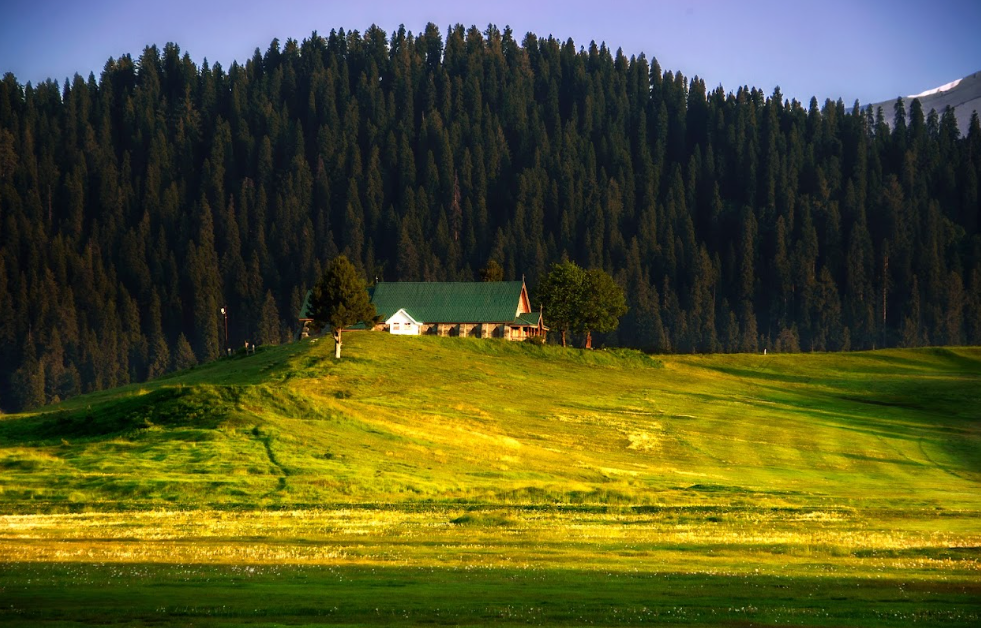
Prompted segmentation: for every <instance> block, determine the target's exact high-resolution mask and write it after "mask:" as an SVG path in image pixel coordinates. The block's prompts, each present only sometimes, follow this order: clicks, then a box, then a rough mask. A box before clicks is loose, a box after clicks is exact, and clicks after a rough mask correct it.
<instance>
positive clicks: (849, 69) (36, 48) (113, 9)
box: [0, 0, 981, 105]
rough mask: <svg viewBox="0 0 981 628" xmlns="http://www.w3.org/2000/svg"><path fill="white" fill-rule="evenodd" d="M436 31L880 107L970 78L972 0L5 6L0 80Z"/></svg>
mask: <svg viewBox="0 0 981 628" xmlns="http://www.w3.org/2000/svg"><path fill="white" fill-rule="evenodd" d="M427 22H434V23H436V24H437V25H438V26H440V28H441V30H443V31H444V33H445V29H446V27H447V26H449V25H451V24H456V23H461V24H463V25H464V26H470V25H476V26H477V27H479V28H480V29H481V30H483V29H484V28H485V27H486V26H487V25H488V24H490V23H493V24H496V25H497V26H498V27H500V28H502V29H503V27H504V26H506V25H510V26H511V28H512V29H513V30H514V32H515V34H516V37H517V38H518V40H519V41H520V40H521V39H522V38H523V36H524V34H525V33H526V32H529V31H531V32H534V33H535V34H537V35H538V36H539V37H545V36H548V35H554V36H555V37H558V38H559V39H561V40H563V41H564V40H566V39H568V38H570V37H571V38H572V39H573V40H574V41H575V43H576V45H577V47H578V46H588V45H589V42H590V41H591V40H595V41H596V42H597V43H600V42H606V44H607V45H608V46H609V47H610V48H612V49H613V50H616V49H617V48H622V49H623V51H624V53H625V54H627V55H628V56H629V55H633V54H639V53H640V52H644V53H645V54H646V55H647V56H648V58H650V57H656V58H657V60H658V62H659V63H660V64H661V67H662V69H664V70H673V71H681V72H683V73H684V74H685V75H686V76H688V77H691V76H693V75H698V76H700V77H702V78H703V79H704V80H705V82H706V84H707V86H708V87H709V88H710V89H711V88H714V87H716V86H718V85H720V84H721V85H722V86H723V87H724V88H725V89H726V91H733V90H735V89H736V88H737V87H738V86H740V85H750V86H755V87H759V88H761V89H763V90H764V91H765V92H766V93H767V94H769V93H770V92H772V90H773V88H774V87H775V86H777V85H779V86H780V88H781V90H782V92H783V94H784V96H785V97H787V98H797V99H798V100H800V101H802V102H804V103H805V104H806V102H807V101H809V100H810V97H811V96H817V97H818V99H819V100H820V101H822V102H823V100H824V99H825V98H832V99H837V98H842V99H843V100H844V101H845V102H846V104H848V105H851V103H852V102H853V101H854V100H855V99H856V98H857V99H859V100H860V101H861V102H862V103H866V104H867V103H872V102H878V101H883V100H889V99H892V98H895V97H896V96H899V95H903V96H905V95H908V94H915V93H919V92H922V91H924V90H927V89H931V88H934V87H938V86H940V85H943V84H945V83H948V82H950V81H952V80H954V79H958V78H962V77H964V76H966V75H968V74H972V73H974V72H977V71H978V70H981V0H933V1H932V2H929V1H925V0H918V1H916V2H913V1H908V0H890V1H885V0H760V1H752V0H743V1H738V0H731V1H727V0H671V1H669V0H651V1H648V2H643V1H639V0H637V1H628V0H591V1H589V2H586V1H582V0H565V1H562V2H551V1H549V2H538V1H535V0H496V1H495V0H484V1H482V2H466V1H465V0H432V1H418V2H412V1H409V0H347V1H343V2H336V1H332V0H331V1H328V0H323V1H319V2H318V1H315V0H279V1H272V0H266V1H263V2H254V1H252V0H216V1H211V2H209V1H207V0H196V1H189V0H157V1H155V2H142V1H139V0H128V1H126V2H123V1H120V0H78V1H75V0H29V1H26V0H3V2H2V3H0V74H3V73H6V72H13V73H14V75H15V76H16V77H17V79H18V80H19V81H20V82H21V83H26V82H27V81H31V82H33V83H38V82H40V81H43V80H44V79H46V78H55V79H57V80H59V81H63V80H64V79H65V78H67V77H70V76H72V75H73V74H75V73H76V72H78V73H79V74H81V75H82V76H83V77H87V76H88V73H89V72H95V74H96V76H98V75H99V73H100V72H101V70H102V68H103V66H104V65H105V62H106V60H107V59H108V58H109V57H110V56H111V57H118V56H120V55H122V54H125V53H129V54H131V55H132V56H133V57H134V58H135V57H138V56H139V54H140V52H141V51H142V50H143V48H144V46H146V45H147V44H150V43H156V44H158V45H161V46H162V45H163V44H165V43H167V42H171V41H172V42H176V43H177V44H178V45H180V47H181V49H182V50H183V51H186V52H188V53H189V54H190V55H191V57H192V58H193V59H194V60H195V62H198V63H200V62H201V61H202V60H203V59H204V58H207V59H208V60H209V61H210V62H211V63H214V62H216V61H218V62H220V63H221V64H222V65H223V66H225V67H226V68H227V67H228V66H229V65H231V62H232V61H233V60H238V61H240V62H242V61H244V60H245V59H247V58H248V57H250V56H251V55H252V52H253V51H254V50H255V48H256V47H258V48H260V49H261V50H263V51H265V50H266V48H268V46H269V42H270V41H271V40H272V39H273V38H274V37H278V38H279V39H280V41H286V39H287V38H289V37H292V38H294V39H297V40H302V39H304V38H306V37H308V36H309V35H310V33H311V32H312V31H314V30H316V31H318V32H319V33H320V34H322V35H326V34H328V33H329V32H330V31H331V29H335V28H341V27H343V28H344V29H346V30H352V29H353V30H358V31H363V30H364V29H365V28H366V27H368V26H370V25H371V24H377V25H378V26H380V27H382V28H383V29H385V30H386V31H388V32H389V33H391V32H392V31H394V30H395V29H397V28H398V26H399V24H405V27H406V28H407V29H408V30H410V31H412V32H414V33H417V32H420V31H422V30H423V28H424V27H425V25H426V23H427Z"/></svg>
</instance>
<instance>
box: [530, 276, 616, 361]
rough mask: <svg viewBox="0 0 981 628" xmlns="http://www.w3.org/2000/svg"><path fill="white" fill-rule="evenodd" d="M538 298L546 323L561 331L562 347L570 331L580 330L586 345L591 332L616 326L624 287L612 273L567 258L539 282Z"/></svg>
mask: <svg viewBox="0 0 981 628" xmlns="http://www.w3.org/2000/svg"><path fill="white" fill-rule="evenodd" d="M538 299H539V301H540V302H541V303H542V309H543V311H544V318H545V322H546V324H547V325H548V326H549V327H551V328H552V329H555V330H557V331H558V332H559V333H560V338H561V342H562V346H563V347H564V346H566V341H567V334H568V332H569V331H573V332H576V333H578V334H582V335H583V340H584V343H585V345H586V346H587V347H589V346H591V338H592V332H610V331H613V330H615V329H616V328H617V325H619V323H620V317H621V316H623V315H624V314H625V313H626V312H627V300H626V298H625V296H624V293H623V289H622V288H620V286H618V285H617V284H616V282H615V281H614V280H613V277H611V276H610V275H609V274H607V273H606V272H605V271H603V270H602V269H599V268H594V269H591V270H583V269H582V268H580V266H579V265H578V264H576V263H575V262H570V261H568V260H565V261H563V262H559V263H556V264H553V265H552V268H551V270H550V271H549V272H548V274H546V275H545V276H544V277H543V278H542V281H541V284H540V285H539V289H538Z"/></svg>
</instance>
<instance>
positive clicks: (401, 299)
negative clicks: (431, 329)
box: [371, 281, 538, 325]
mask: <svg viewBox="0 0 981 628" xmlns="http://www.w3.org/2000/svg"><path fill="white" fill-rule="evenodd" d="M523 286H524V282H521V281H488V282H443V283H438V282H414V281H398V282H383V283H379V284H377V285H376V286H375V287H374V288H373V289H372V290H371V302H372V303H374V304H375V310H376V311H377V312H378V315H379V316H381V317H382V319H387V318H388V317H390V316H391V315H392V314H394V313H396V312H398V311H399V310H400V309H402V308H405V310H406V311H407V312H409V313H411V315H412V318H414V319H416V320H418V321H421V322H424V323H510V322H512V321H514V320H515V312H517V310H518V304H519V303H520V299H521V290H522V287H523ZM534 316H535V317H536V321H535V323H534V324H536V325H537V324H538V323H537V317H538V314H537V313H536V314H535V315H534Z"/></svg>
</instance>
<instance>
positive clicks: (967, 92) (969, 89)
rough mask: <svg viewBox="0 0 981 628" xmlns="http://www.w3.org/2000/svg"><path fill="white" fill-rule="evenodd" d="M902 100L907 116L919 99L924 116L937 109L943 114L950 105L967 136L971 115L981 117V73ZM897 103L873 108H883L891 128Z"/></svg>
mask: <svg viewBox="0 0 981 628" xmlns="http://www.w3.org/2000/svg"><path fill="white" fill-rule="evenodd" d="M902 98H903V102H904V103H905V104H906V112H907V115H908V114H909V106H910V105H911V104H912V103H913V100H914V99H919V101H920V105H921V106H922V107H923V113H924V114H929V113H930V110H931V109H936V110H937V113H938V114H942V113H943V111H944V108H946V107H947V106H948V105H949V106H951V107H953V108H954V115H955V117H956V118H957V127H958V128H959V129H960V130H961V134H962V135H966V134H967V129H968V126H969V125H970V122H971V113H972V112H974V111H977V112H978V115H981V72H975V73H974V74H971V75H970V76H966V77H964V78H962V79H957V80H956V81H952V82H950V83H947V84H946V85H941V86H940V87H936V88H934V89H928V90H926V91H925V92H921V93H919V94H911V95H909V96H903V97H902ZM895 103H896V99H895V98H893V99H892V100H887V101H885V102H880V103H877V104H875V105H872V108H873V110H874V109H875V108H876V107H882V113H883V114H884V115H885V118H886V121H887V122H889V124H890V126H891V125H892V120H893V105H894V104H895Z"/></svg>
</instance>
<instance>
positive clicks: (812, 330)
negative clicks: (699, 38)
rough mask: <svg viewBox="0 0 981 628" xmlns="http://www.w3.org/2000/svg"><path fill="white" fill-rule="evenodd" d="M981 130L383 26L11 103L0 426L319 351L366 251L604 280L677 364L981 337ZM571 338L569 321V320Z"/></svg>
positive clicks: (14, 87)
mask: <svg viewBox="0 0 981 628" xmlns="http://www.w3.org/2000/svg"><path fill="white" fill-rule="evenodd" d="M979 178H981V127H979V123H978V117H977V115H975V116H974V117H972V119H971V124H970V128H969V129H966V131H965V132H964V133H960V132H959V130H958V128H957V125H956V122H955V120H954V117H953V114H952V112H951V111H949V110H948V111H943V112H934V111H929V112H926V111H923V110H922V108H921V107H920V104H919V102H918V101H913V102H909V103H904V102H902V101H898V102H896V104H895V107H894V109H893V110H892V111H882V110H877V111H873V110H872V109H871V108H864V109H863V108H862V107H861V106H860V105H859V104H858V103H855V105H854V106H852V107H846V106H845V105H844V104H843V103H842V102H841V101H838V102H832V101H827V102H825V103H824V105H823V106H822V105H819V103H818V102H817V100H816V99H811V102H810V103H809V104H808V105H806V106H805V105H804V104H802V103H799V102H797V101H787V100H785V99H784V97H783V96H782V95H781V94H780V91H779V89H776V90H774V91H773V93H772V94H770V95H766V94H765V93H764V92H763V91H761V90H759V89H755V88H747V87H740V88H739V89H737V90H735V91H734V92H733V91H729V92H727V91H725V90H724V89H723V88H722V87H718V88H715V89H712V90H711V91H709V89H708V88H707V87H706V84H705V82H704V81H703V80H701V79H699V78H698V77H693V78H690V79H689V78H687V77H685V76H682V75H681V74H679V73H674V72H671V71H664V70H662V68H661V67H659V65H658V63H657V62H656V60H653V59H651V60H648V59H647V58H645V57H644V56H640V57H630V58H627V57H625V56H624V55H623V54H622V53H621V52H619V51H617V52H613V51H611V50H610V49H609V48H607V47H606V46H605V45H599V46H598V45H596V44H590V45H589V46H588V47H579V48H577V46H576V45H575V44H574V42H572V41H571V40H569V41H566V42H562V41H560V40H556V39H553V38H551V37H550V38H548V39H539V38H537V37H536V36H535V35H533V34H528V35H526V36H525V37H524V39H523V40H521V41H519V40H517V39H516V38H515V36H514V34H513V33H512V32H511V31H510V30H508V29H504V30H503V31H501V30H499V29H497V28H496V27H493V26H491V27H488V28H487V29H486V30H485V31H483V32H481V31H480V30H479V29H476V28H470V29H465V28H463V27H461V26H456V27H453V28H450V29H449V30H448V31H446V32H445V33H443V32H440V30H439V29H438V28H437V27H435V26H434V25H431V24H430V25H429V26H427V27H426V29H425V31H424V32H423V33H421V34H418V35H413V34H412V33H409V32H406V31H405V30H404V29H400V30H399V31H398V32H396V33H394V34H391V35H388V34H386V33H385V32H384V31H382V30H380V29H378V28H376V27H372V28H369V29H367V30H366V31H365V32H363V33H359V32H357V31H351V32H345V31H344V30H339V31H336V32H333V31H332V32H331V34H330V36H329V37H327V38H324V37H322V36H319V35H317V34H316V33H314V34H313V35H312V36H311V37H310V38H309V39H306V40H304V41H303V42H302V43H301V42H296V41H294V40H289V41H287V42H286V44H285V45H280V43H279V42H278V41H275V40H274V41H273V42H272V44H271V45H270V46H269V48H268V49H267V50H266V52H265V53H262V52H261V51H260V50H258V49H257V50H256V52H255V55H254V56H253V57H252V58H251V59H248V60H247V61H245V63H243V64H239V63H233V64H232V65H231V67H229V68H227V69H226V68H222V67H221V66H220V65H218V64H215V65H209V64H208V63H207V61H205V62H204V63H203V65H201V66H197V65H195V64H194V63H193V62H192V61H191V59H190V57H189V56H188V55H187V54H182V52H181V50H180V49H179V47H178V46H176V45H173V44H169V45H167V46H165V47H164V49H163V50H159V49H158V48H156V47H153V46H151V47H147V48H146V49H145V50H144V51H143V52H142V54H140V55H139V58H137V59H133V58H131V57H130V56H123V57H121V58H120V59H116V60H113V59H110V60H109V61H108V63H106V65H105V68H104V70H103V72H102V74H101V75H100V76H99V77H98V78H96V77H95V76H94V75H90V76H89V77H88V79H87V80H86V79H84V78H82V77H80V76H78V75H76V76H75V77H74V79H73V80H72V81H70V82H69V81H66V82H65V83H64V85H60V84H59V83H57V82H55V81H48V82H45V83H43V84H40V85H36V86H32V85H30V84H28V85H26V86H24V85H21V84H19V83H18V82H17V79H16V78H15V77H14V76H12V75H10V74H7V75H6V76H5V77H4V79H3V82H2V83H0V407H2V408H4V409H6V410H8V411H9V410H15V409H21V408H32V407H36V406H38V405H41V404H44V403H46V402H51V401H54V400H58V399H64V398H66V397H69V396H72V395H76V394H79V393H82V392H86V391H91V390H97V389H102V388H107V387H112V386H116V385H120V384H124V383H127V382H134V381H141V380H144V379H147V378H152V377H156V376H158V375H160V374H162V373H165V372H167V371H169V370H172V369H175V368H182V367H186V366H189V365H192V364H195V363H198V362H202V361H207V360H213V359H216V358H217V357H218V356H219V355H221V354H222V353H223V352H224V348H225V321H224V319H223V317H222V314H221V312H220V309H221V308H222V307H227V308H228V310H227V311H228V319H227V329H228V338H229V340H228V342H229V345H230V346H232V347H239V346H241V345H242V344H243V343H244V342H245V341H246V340H249V341H252V342H257V343H260V344H269V343H278V342H283V341H286V340H288V339H289V338H291V336H292V335H293V333H294V332H295V315H296V313H297V311H298V310H299V307H300V305H301V299H302V296H303V295H304V293H305V291H306V290H307V289H308V288H309V287H310V286H311V285H312V284H313V283H314V281H315V280H316V278H317V277H318V276H319V275H320V273H321V270H322V268H323V267H324V265H325V263H326V262H327V261H328V260H330V259H331V258H333V257H334V256H335V255H337V254H339V253H345V254H347V255H348V257H349V258H350V259H351V260H352V261H354V262H355V263H356V264H357V265H358V266H359V267H360V269H361V270H362V271H363V272H364V274H365V276H366V277H368V278H369V280H375V279H376V278H377V279H378V280H387V281H394V280H468V281H469V280H474V279H477V278H479V276H480V270H481V269H482V268H484V267H486V266H487V265H488V263H489V262H490V261H491V260H494V261H496V262H498V263H500V264H501V266H503V268H504V275H505V278H508V279H511V278H520V277H522V276H525V277H526V279H527V281H528V284H529V287H530V288H531V290H532V293H534V290H535V287H536V285H537V283H538V281H539V279H540V278H541V277H542V276H543V275H544V274H545V273H546V272H547V270H548V268H549V267H550V265H551V264H552V263H553V262H556V261H559V260H561V259H564V258H567V259H570V260H573V261H576V262H577V263H579V264H580V265H582V266H583V267H586V268H603V269H605V270H606V271H607V272H609V273H610V274H611V275H613V277H615V278H616V280H617V282H619V283H620V284H621V286H622V287H623V288H624V289H625V291H626V294H627V299H628V303H629V307H630V310H629V312H628V313H627V315H626V316H625V317H624V318H623V320H622V322H621V325H620V328H619V330H618V331H616V332H614V333H612V334H608V335H606V337H605V338H604V341H605V342H606V343H607V344H621V345H631V346H636V347H640V348H643V349H647V350H653V351H661V352H689V351H696V352H708V351H760V350H763V349H764V348H766V349H769V350H771V351H773V350H777V351H796V350H801V351H825V350H832V351H836V350H848V349H865V348H872V347H885V346H915V345H923V344H964V343H971V344H977V343H981V236H979V231H978V227H979V220H981V204H979V195H978V194H979V183H978V181H979ZM546 317H547V312H546Z"/></svg>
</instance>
